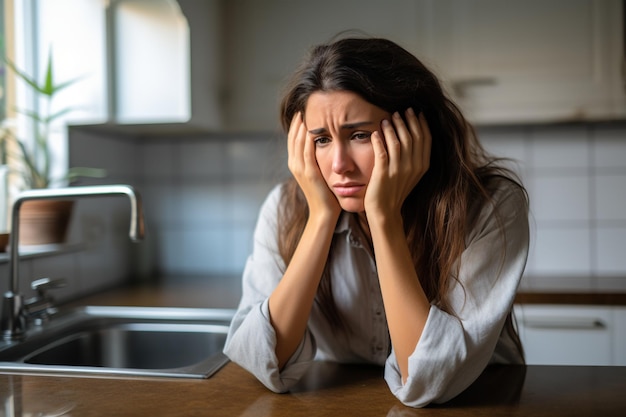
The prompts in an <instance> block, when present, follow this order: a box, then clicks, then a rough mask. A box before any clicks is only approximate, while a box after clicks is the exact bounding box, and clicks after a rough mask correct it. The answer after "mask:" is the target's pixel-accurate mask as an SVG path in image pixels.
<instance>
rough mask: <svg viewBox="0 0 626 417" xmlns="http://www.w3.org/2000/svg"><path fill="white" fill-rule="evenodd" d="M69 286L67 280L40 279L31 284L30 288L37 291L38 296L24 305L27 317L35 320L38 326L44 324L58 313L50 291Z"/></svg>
mask: <svg viewBox="0 0 626 417" xmlns="http://www.w3.org/2000/svg"><path fill="white" fill-rule="evenodd" d="M66 285H67V280H66V279H65V278H40V279H36V280H35V281H33V282H31V283H30V287H31V288H32V289H33V290H35V291H37V296H36V297H33V298H31V299H30V300H27V301H26V302H25V303H24V312H25V313H26V317H28V318H30V319H33V320H34V322H35V323H36V324H42V323H43V322H45V321H46V320H48V318H49V317H50V316H51V315H53V314H55V313H56V312H57V308H56V307H55V306H54V304H53V299H52V297H50V296H48V294H47V292H48V291H49V290H54V289H57V288H63V287H65V286H66Z"/></svg>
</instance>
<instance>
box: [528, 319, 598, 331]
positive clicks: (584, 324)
mask: <svg viewBox="0 0 626 417" xmlns="http://www.w3.org/2000/svg"><path fill="white" fill-rule="evenodd" d="M523 321H524V325H525V326H526V327H528V328H532V329H567V330H602V329H606V324H605V323H604V322H603V321H602V320H601V319H597V318H591V319H585V318H583V317H581V318H576V319H568V318H562V319H561V318H553V319H540V318H535V319H532V318H531V319H529V318H525V319H524V320H523Z"/></svg>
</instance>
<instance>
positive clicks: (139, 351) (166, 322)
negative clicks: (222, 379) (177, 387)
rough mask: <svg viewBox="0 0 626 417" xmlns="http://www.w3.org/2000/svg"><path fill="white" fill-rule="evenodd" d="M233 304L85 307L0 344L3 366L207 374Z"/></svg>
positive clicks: (215, 362) (221, 359)
mask: <svg viewBox="0 0 626 417" xmlns="http://www.w3.org/2000/svg"><path fill="white" fill-rule="evenodd" d="M233 313H234V310H230V309H197V308H160V307H84V308H81V309H77V310H73V311H71V312H68V313H64V314H60V315H59V316H56V317H54V318H53V319H52V320H51V321H50V322H48V323H45V324H44V325H43V326H40V327H36V328H33V329H31V330H29V331H28V332H27V333H26V335H25V337H24V338H23V339H22V340H20V341H18V342H0V372H20V373H23V372H27V373H55V374H56V373H71V374H106V375H121V376H123V375H126V376H162V377H183V378H208V377H210V376H211V375H212V374H214V373H215V372H217V371H218V370H219V369H220V368H221V367H222V366H223V365H225V364H226V363H227V362H228V359H227V358H226V356H224V354H223V353H222V348H223V347H224V342H225V341H226V333H227V331H228V325H229V324H230V320H231V318H232V315H233Z"/></svg>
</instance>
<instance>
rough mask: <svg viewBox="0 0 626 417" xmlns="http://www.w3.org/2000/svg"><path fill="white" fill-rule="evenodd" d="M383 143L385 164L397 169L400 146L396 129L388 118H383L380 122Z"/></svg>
mask: <svg viewBox="0 0 626 417" xmlns="http://www.w3.org/2000/svg"><path fill="white" fill-rule="evenodd" d="M381 126H382V133H383V137H384V143H385V146H386V148H387V151H386V156H387V166H388V167H389V168H390V169H394V170H395V169H397V168H398V165H399V161H400V155H401V153H400V152H401V146H402V144H401V143H400V140H399V139H398V136H397V135H396V131H395V129H394V127H393V126H392V124H391V122H389V120H387V119H385V120H383V121H382V123H381Z"/></svg>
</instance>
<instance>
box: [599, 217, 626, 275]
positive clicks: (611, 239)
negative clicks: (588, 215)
mask: <svg viewBox="0 0 626 417" xmlns="http://www.w3.org/2000/svg"><path fill="white" fill-rule="evenodd" d="M596 233H597V242H598V261H597V263H598V264H597V266H596V272H597V274H598V275H601V276H602V275H608V276H614V275H622V276H623V275H625V274H624V271H626V226H624V227H611V228H608V227H599V228H597V230H596Z"/></svg>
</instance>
